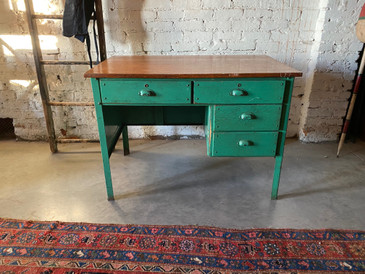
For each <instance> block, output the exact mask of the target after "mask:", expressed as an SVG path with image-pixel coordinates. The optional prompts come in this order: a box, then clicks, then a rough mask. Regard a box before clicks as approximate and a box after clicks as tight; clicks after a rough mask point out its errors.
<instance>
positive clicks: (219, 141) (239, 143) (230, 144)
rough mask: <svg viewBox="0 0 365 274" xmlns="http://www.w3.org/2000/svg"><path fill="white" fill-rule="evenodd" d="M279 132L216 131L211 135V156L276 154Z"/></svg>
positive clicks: (209, 152) (267, 155)
mask: <svg viewBox="0 0 365 274" xmlns="http://www.w3.org/2000/svg"><path fill="white" fill-rule="evenodd" d="M277 139H278V133H277V132H245V133H243V132H240V133H238V132H214V133H212V135H211V140H210V147H208V155H209V156H216V157H217V156H218V157H219V156H224V157H227V156H228V157H232V156H239V157H241V156H250V157H262V156H265V157H270V156H275V154H276V146H277Z"/></svg>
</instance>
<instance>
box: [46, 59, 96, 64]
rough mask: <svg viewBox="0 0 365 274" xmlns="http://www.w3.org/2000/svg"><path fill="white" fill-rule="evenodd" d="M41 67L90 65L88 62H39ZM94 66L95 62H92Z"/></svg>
mask: <svg viewBox="0 0 365 274" xmlns="http://www.w3.org/2000/svg"><path fill="white" fill-rule="evenodd" d="M41 64H43V65H90V62H89V61H57V60H41ZM93 65H96V62H93Z"/></svg>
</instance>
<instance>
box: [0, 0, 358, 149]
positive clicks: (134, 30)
mask: <svg viewBox="0 0 365 274" xmlns="http://www.w3.org/2000/svg"><path fill="white" fill-rule="evenodd" d="M33 1H34V3H35V8H36V11H38V12H41V13H42V12H45V13H55V14H57V13H61V12H62V10H63V7H62V5H63V4H62V3H63V1H61V0H51V1H46V0H33ZM10 4H11V5H10ZM0 5H1V6H0V8H1V9H0V10H1V16H0V39H1V40H0V41H1V42H2V47H0V51H1V54H0V81H1V83H0V84H1V85H0V118H5V117H10V118H13V119H14V126H15V130H16V134H17V135H18V137H19V138H23V139H45V138H46V130H45V122H44V118H43V112H42V104H41V101H40V96H39V91H38V86H37V81H36V75H35V69H34V63H33V55H32V51H31V48H30V46H29V45H26V43H25V44H24V45H23V44H22V45H20V46H19V45H18V46H16V45H15V46H14V45H13V44H14V42H12V41H11V37H12V36H15V35H17V36H19V37H23V38H24V37H27V35H28V27H27V24H26V22H25V16H24V9H23V6H22V0H19V1H8V0H0ZM361 5H362V3H360V2H359V1H349V0H347V1H346V0H320V1H309V0H304V1H296V0H257V1H251V0H133V1H117V0H105V1H103V8H104V19H105V31H106V41H107V50H108V56H113V55H131V54H138V55H141V54H153V55H189V54H237V55H240V54H267V55H269V56H272V57H273V58H275V59H277V60H279V61H281V62H284V63H286V64H288V65H290V66H292V67H294V68H297V69H299V70H301V71H303V73H304V75H303V77H302V78H297V79H296V82H295V85H294V94H293V99H292V107H291V113H290V121H289V127H288V136H295V135H299V136H300V138H301V139H302V140H303V141H315V142H316V141H324V140H335V139H336V138H337V134H338V133H339V132H340V129H341V124H342V117H343V116H344V115H345V111H346V106H347V99H348V97H349V95H350V94H349V92H347V90H349V89H350V88H351V86H352V80H353V78H354V71H355V70H356V67H357V64H356V63H355V61H356V59H357V58H358V51H359V50H360V49H361V45H362V44H361V43H360V42H358V41H357V39H356V36H355V34H354V28H355V27H354V25H355V23H356V21H357V17H358V15H359V12H360V8H361ZM39 30H40V33H41V34H43V35H50V36H47V37H51V36H53V37H54V38H55V43H53V44H52V43H51V45H50V47H49V48H46V49H44V53H45V54H44V58H45V59H50V60H87V55H86V54H85V49H84V45H82V44H81V43H80V42H78V41H77V40H75V39H69V38H65V37H62V36H61V35H60V33H61V32H62V28H61V22H57V21H52V20H42V21H41V22H40V24H39ZM9 39H10V40H9ZM4 42H5V43H7V44H4ZM18 44H19V43H18ZM4 45H5V46H4ZM13 47H15V48H16V49H13ZM9 51H10V52H12V53H10V54H9ZM46 69H47V79H48V84H49V89H50V97H51V99H52V100H57V101H58V100H60V101H91V100H92V92H91V87H90V83H89V80H88V79H84V78H83V73H84V72H85V71H86V70H87V67H86V66H70V67H50V66H48V67H47V68H46ZM14 80H15V81H18V80H22V81H25V83H27V85H26V86H22V85H21V84H19V82H14ZM23 84H24V82H23ZM54 117H55V124H56V132H57V134H58V135H59V136H62V135H63V134H66V135H67V136H78V137H81V138H95V139H97V138H98V134H97V125H96V121H95V112H94V110H93V108H91V107H81V108H80V107H57V108H56V107H55V108H54ZM61 129H62V130H61ZM129 132H130V136H131V137H132V138H142V137H148V136H151V135H161V136H171V135H183V136H197V135H198V136H204V131H203V128H202V127H133V128H131V129H130V131H129Z"/></svg>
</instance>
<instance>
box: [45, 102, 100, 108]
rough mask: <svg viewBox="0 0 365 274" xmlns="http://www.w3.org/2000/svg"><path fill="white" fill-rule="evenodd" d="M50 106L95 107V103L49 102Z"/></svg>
mask: <svg viewBox="0 0 365 274" xmlns="http://www.w3.org/2000/svg"><path fill="white" fill-rule="evenodd" d="M48 105H49V106H82V107H85V106H94V103H93V102H48Z"/></svg>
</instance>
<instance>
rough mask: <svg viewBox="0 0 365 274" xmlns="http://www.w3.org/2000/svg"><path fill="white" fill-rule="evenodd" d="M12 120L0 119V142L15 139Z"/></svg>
mask: <svg viewBox="0 0 365 274" xmlns="http://www.w3.org/2000/svg"><path fill="white" fill-rule="evenodd" d="M15 137H16V136H15V132H14V126H13V119H10V118H0V140H9V139H15Z"/></svg>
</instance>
